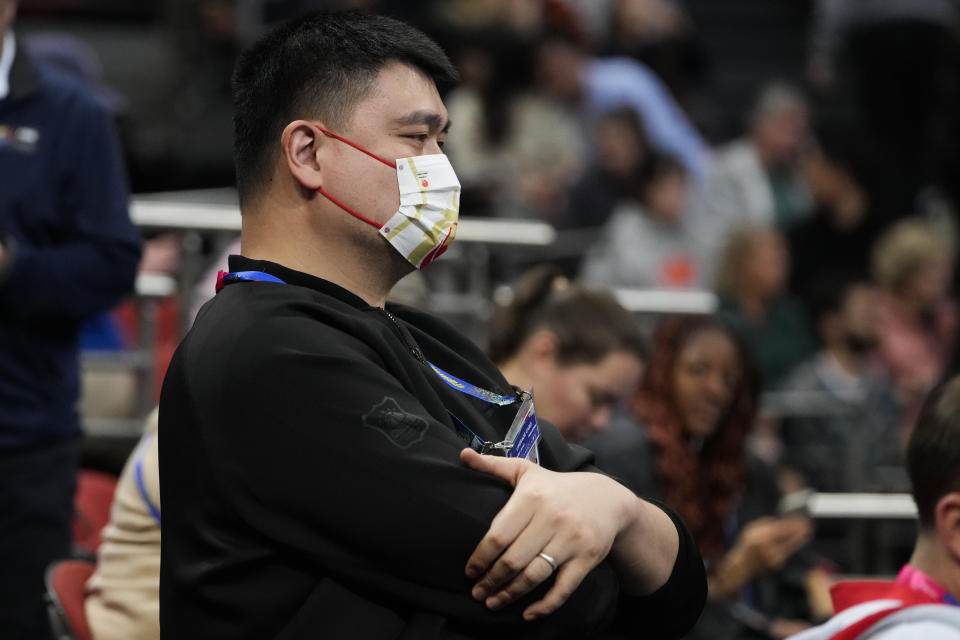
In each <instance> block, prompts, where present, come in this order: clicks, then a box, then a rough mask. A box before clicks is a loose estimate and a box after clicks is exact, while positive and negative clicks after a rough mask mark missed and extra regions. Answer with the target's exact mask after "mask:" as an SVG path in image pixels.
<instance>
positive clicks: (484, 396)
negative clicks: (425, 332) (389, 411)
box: [216, 271, 517, 442]
mask: <svg viewBox="0 0 960 640" xmlns="http://www.w3.org/2000/svg"><path fill="white" fill-rule="evenodd" d="M235 282H276V283H279V284H286V282H284V281H283V280H281V279H280V278H278V277H276V276H272V275H270V274H269V273H264V272H263V271H234V272H233V273H227V272H225V271H221V272H219V273H218V274H217V287H216V289H217V293H219V292H220V290H221V289H223V288H224V287H225V286H226V285H228V284H233V283H235ZM427 364H429V365H430V368H431V369H433V372H434V373H436V374H437V377H438V378H440V379H441V380H443V381H444V382H445V383H446V384H447V385H448V386H450V387H451V388H453V389H456V390H457V391H459V392H460V393H465V394H467V395H468V396H473V397H474V398H476V399H478V400H482V401H483V402H486V403H488V404H495V405H497V406H498V407H505V406H507V405H509V404H513V403H514V402H516V401H517V398H516V397H515V396H505V395H501V394H499V393H494V392H493V391H489V390H487V389H483V388H481V387H478V386H477V385H475V384H470V383H469V382H466V381H464V380H461V379H460V378H458V377H457V376H455V375H453V374H450V373H447V372H446V371H444V370H443V369H441V368H440V367H438V366H437V365H435V364H433V363H432V362H427ZM460 424H463V423H460ZM470 433H471V434H472V433H473V432H470ZM473 437H474V438H477V436H473ZM478 439H479V438H478ZM481 442H482V441H481Z"/></svg>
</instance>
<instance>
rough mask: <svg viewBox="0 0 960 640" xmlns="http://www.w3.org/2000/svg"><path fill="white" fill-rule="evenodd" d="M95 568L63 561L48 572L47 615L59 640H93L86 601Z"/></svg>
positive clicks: (86, 563)
mask: <svg viewBox="0 0 960 640" xmlns="http://www.w3.org/2000/svg"><path fill="white" fill-rule="evenodd" d="M95 567H96V565H95V564H94V563H93V562H88V561H86V560H60V561H58V562H55V563H53V564H52V565H50V567H49V568H48V569H47V576H46V589H47V593H46V600H47V612H48V613H49V615H50V627H51V630H52V631H53V637H54V638H55V640H93V636H92V635H91V634H90V629H89V627H88V626H87V613H86V610H85V609H84V599H85V598H86V585H87V580H89V579H90V576H91V575H93V570H94V568H95Z"/></svg>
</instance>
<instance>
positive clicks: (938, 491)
mask: <svg viewBox="0 0 960 640" xmlns="http://www.w3.org/2000/svg"><path fill="white" fill-rule="evenodd" d="M907 472H908V473H909V474H910V482H911V484H912V485H913V499H914V501H915V502H916V503H917V511H918V512H919V517H920V526H921V527H922V528H923V529H926V530H930V529H932V528H933V526H934V519H935V513H934V511H935V510H936V507H937V502H939V501H940V499H941V498H942V497H943V496H945V495H947V494H948V493H953V492H955V491H960V376H954V377H952V378H950V379H949V380H947V381H946V382H944V383H943V384H941V385H940V386H938V387H937V388H936V389H934V390H933V391H931V392H930V395H929V396H928V397H927V399H926V401H925V402H924V405H923V410H922V411H921V413H920V418H919V420H917V426H916V427H914V430H913V433H912V434H910V440H909V442H908V443H907Z"/></svg>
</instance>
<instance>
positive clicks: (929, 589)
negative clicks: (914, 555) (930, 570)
mask: <svg viewBox="0 0 960 640" xmlns="http://www.w3.org/2000/svg"><path fill="white" fill-rule="evenodd" d="M896 584H899V585H903V586H905V587H910V588H911V589H913V590H914V591H919V592H920V593H922V594H924V595H926V596H929V597H931V598H933V599H935V600H939V601H940V602H943V603H944V604H951V605H953V606H955V607H956V606H960V605H958V603H957V600H956V598H954V597H953V596H952V595H950V594H949V593H948V592H947V590H946V589H944V588H943V587H941V586H940V584H938V583H937V581H936V580H934V579H933V578H931V577H930V576H928V575H927V574H926V573H924V572H923V571H920V569H917V568H916V567H912V566H910V565H909V564H905V565H903V568H902V569H900V573H899V574H897V580H896Z"/></svg>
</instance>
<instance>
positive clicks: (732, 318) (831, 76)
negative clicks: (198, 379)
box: [22, 0, 960, 638]
mask: <svg viewBox="0 0 960 640" xmlns="http://www.w3.org/2000/svg"><path fill="white" fill-rule="evenodd" d="M688 4H689V5H690V6H688ZM695 4H699V3H694V2H689V3H685V2H684V1H683V0H602V1H601V0H483V1H480V0H445V1H444V2H439V1H429V0H423V1H421V2H404V3H392V2H391V3H388V2H376V1H375V0H367V1H362V0H359V1H358V0H355V1H348V0H342V1H335V0H328V1H326V2H323V1H320V0H314V1H310V0H301V1H299V2H297V1H294V0H288V1H279V0H278V1H273V2H269V1H265V0H264V1H261V2H244V1H242V0H237V1H236V2H228V1H226V0H203V1H201V2H197V3H191V4H190V7H191V8H190V9H189V10H188V9H186V8H183V9H178V10H171V13H172V14H173V15H174V17H176V18H177V19H178V20H181V21H182V23H183V24H190V25H193V30H186V31H184V32H183V35H179V36H178V37H181V38H184V41H185V42H187V43H188V46H186V47H185V48H184V50H183V51H181V52H179V54H180V55H183V56H185V57H188V58H189V59H191V60H194V61H195V62H196V66H195V68H194V69H192V73H191V75H190V76H189V78H185V79H183V81H182V83H181V84H182V86H181V87H180V88H179V89H178V91H177V92H176V93H175V95H176V108H175V109H174V111H173V114H172V118H173V119H174V120H175V121H176V122H178V123H179V125H178V126H179V127H180V134H181V135H182V137H181V138H178V139H177V140H178V142H176V146H178V147H181V148H183V149H189V150H196V151H197V153H196V154H192V152H191V153H190V154H188V155H191V158H190V159H189V160H184V163H185V164H183V165H182V166H181V165H180V164H179V160H178V157H177V156H176V155H175V153H174V150H173V149H170V148H167V149H165V150H163V151H156V152H155V154H154V155H152V156H151V155H149V154H145V152H144V151H143V148H144V147H143V146H139V147H138V146H137V143H143V142H144V140H149V139H150V135H149V134H148V133H145V132H144V131H142V130H140V131H134V130H130V129H129V128H124V126H123V118H124V109H125V107H124V99H123V97H122V96H120V95H117V94H116V93H115V92H111V91H107V90H105V89H104V92H103V98H104V100H108V101H112V102H111V104H112V105H113V107H114V113H116V114H117V117H118V119H119V120H120V122H121V132H122V133H123V134H124V136H125V137H124V143H125V148H126V152H127V158H128V162H129V164H130V166H131V171H132V172H133V175H132V180H133V186H134V189H135V190H136V189H138V188H139V189H140V190H144V189H151V190H152V189H157V188H185V187H195V186H201V185H200V184H199V182H200V181H203V184H202V186H219V185H223V184H229V183H230V180H231V178H230V175H231V171H232V168H231V167H232V164H231V160H230V145H229V140H230V133H229V132H230V120H229V73H230V68H231V66H232V61H233V56H234V55H235V54H236V52H237V50H238V49H239V47H241V46H242V45H243V44H245V43H246V42H248V41H249V40H250V39H251V38H252V37H254V36H256V35H257V34H258V33H259V32H260V31H261V30H262V28H263V26H265V25H268V24H271V23H273V22H276V21H278V20H280V19H282V18H283V17H286V16H291V15H295V14H297V13H299V12H301V11H303V10H305V9H310V8H346V7H354V6H359V7H361V8H369V9H374V10H377V11H380V12H383V13H387V14H390V15H394V16H395V17H399V18H401V19H404V20H407V21H409V22H411V23H413V24H416V25H418V26H420V27H421V28H423V29H424V30H425V31H426V32H427V33H429V34H430V35H432V36H433V37H434V38H435V39H436V40H437V41H438V42H439V43H440V44H441V45H442V46H443V47H444V48H445V49H446V50H447V51H448V52H449V53H450V55H451V58H452V59H453V60H454V62H455V63H456V65H457V67H458V69H459V70H460V73H461V83H460V84H459V85H458V86H456V87H453V88H450V89H449V91H448V92H447V93H446V95H445V103H446V105H447V108H448V110H449V114H450V121H451V126H450V130H449V135H448V137H447V140H446V146H445V152H446V153H447V154H448V155H449V157H450V160H451V163H452V164H453V166H454V167H455V169H456V171H457V175H458V176H459V178H460V181H461V184H462V187H463V192H462V211H463V212H464V214H465V215H468V216H487V217H498V218H511V219H516V218H523V219H535V220H540V221H544V222H548V223H550V224H551V225H553V226H554V227H555V228H556V229H558V231H559V234H560V237H561V238H572V239H573V241H572V245H570V244H568V246H574V247H575V250H573V251H567V252H564V253H563V254H562V255H556V256H550V257H548V259H547V260H546V261H547V262H548V263H549V264H548V265H545V266H541V267H539V268H538V269H536V270H534V271H532V272H530V273H528V274H527V275H526V276H525V277H524V278H523V279H522V280H520V281H519V282H517V283H516V284H515V286H514V287H513V294H512V297H511V298H510V299H509V300H508V301H507V302H506V303H505V304H501V305H499V306H498V307H497V309H496V310H495V312H494V316H493V323H492V327H491V330H490V334H491V335H490V338H491V339H490V353H491V356H492V358H493V359H494V360H495V361H496V362H497V364H498V365H499V366H501V368H502V370H503V372H504V374H505V376H506V377H507V379H508V380H509V381H510V382H511V383H513V384H516V385H518V386H523V387H525V388H526V387H531V386H532V387H535V388H536V389H537V390H538V395H537V401H538V413H542V414H543V415H544V417H545V418H547V419H549V420H551V421H553V422H554V423H555V424H556V425H557V427H558V428H559V429H560V430H561V432H563V433H564V435H565V436H566V437H567V438H568V439H569V440H571V441H576V442H579V443H582V444H585V445H586V446H588V447H590V448H592V449H593V450H594V451H595V452H596V453H597V456H598V463H599V464H600V465H601V467H603V468H604V469H606V470H608V471H610V472H611V473H613V474H614V475H617V476H618V477H619V478H621V479H622V480H623V481H624V482H626V483H627V484H628V485H629V486H631V488H634V489H635V490H636V491H637V492H639V493H640V494H641V495H646V496H653V497H656V498H658V499H661V500H663V501H665V502H667V503H669V504H670V505H671V506H673V507H674V508H675V509H677V511H678V512H679V513H680V514H681V515H682V516H683V517H684V519H685V521H686V522H687V523H688V525H689V526H690V528H691V530H692V531H693V532H694V535H695V536H696V538H697V542H698V544H699V545H700V548H701V552H702V553H703V556H704V558H705V560H707V562H708V568H709V573H710V594H711V606H709V607H708V610H707V613H706V614H705V616H704V619H703V621H702V622H701V625H700V626H699V627H698V631H697V632H696V633H698V634H699V635H697V636H696V637H704V638H708V637H709V638H751V637H786V636H787V635H788V634H789V633H791V632H795V631H798V630H800V629H803V628H805V626H806V625H807V624H808V623H809V622H813V621H816V620H820V619H823V618H825V617H827V616H829V614H830V606H829V600H828V599H827V598H826V595H825V593H826V592H825V585H826V584H828V583H829V573H830V572H832V571H837V570H849V569H850V568H851V564H850V563H851V560H850V558H849V557H845V556H844V555H843V549H844V547H843V546H842V544H841V543H840V542H839V539H840V538H843V537H844V536H845V534H846V532H844V531H838V530H831V529H830V528H829V527H827V528H825V529H821V530H820V531H819V532H818V533H817V534H816V540H814V538H815V536H814V533H813V531H812V528H811V523H810V520H809V518H807V517H805V515H804V513H803V508H802V507H803V503H800V508H796V504H797V503H796V502H790V500H789V498H791V497H793V498H794V499H797V496H804V495H807V494H806V493H805V492H808V491H811V490H812V491H820V492H853V491H888V492H902V491H907V490H908V489H909V483H908V481H907V478H906V474H905V472H904V470H903V467H904V465H903V454H902V451H903V446H904V443H905V442H906V439H907V437H908V435H909V432H910V429H911V427H912V425H913V424H914V423H915V420H916V417H917V415H918V413H919V411H920V407H921V405H922V403H923V400H924V398H925V397H926V395H927V393H928V392H929V391H930V390H931V389H932V388H933V387H934V386H935V385H936V383H937V382H938V381H940V380H941V379H942V377H943V376H944V375H946V374H947V373H949V372H950V371H955V369H956V362H952V359H953V358H954V356H953V355H952V354H954V353H956V347H957V344H956V323H957V301H956V288H955V282H956V278H955V273H956V268H957V260H956V257H957V256H956V248H957V247H956V239H957V214H958V204H960V5H958V3H956V2H951V1H950V0H939V1H938V0H904V1H902V2H882V3H881V2H869V1H859V0H841V1H830V0H807V1H805V2H800V1H799V0H797V1H796V2H794V4H796V5H803V11H802V13H803V14H804V15H806V16H807V18H808V20H807V22H806V24H797V25H795V29H796V30H801V31H803V32H804V34H805V36H806V37H807V38H808V43H809V44H808V47H807V51H806V57H805V58H804V59H800V60H795V61H793V62H794V66H793V67H791V68H790V69H787V70H785V71H784V73H783V74H781V75H780V76H770V77H765V78H756V79H755V82H754V86H753V90H752V91H751V94H750V95H749V96H743V97H742V103H743V104H749V105H750V106H749V108H747V109H742V110H740V111H739V112H738V114H737V116H738V117H736V118H733V119H731V118H729V117H727V114H728V110H727V109H725V108H724V105H722V104H720V100H719V99H718V98H717V97H716V96H715V95H712V94H711V84H710V82H708V78H709V77H710V67H711V65H713V64H717V61H713V60H711V59H710V57H709V55H708V53H707V52H706V50H705V48H704V46H703V43H702V42H701V40H700V38H699V28H700V27H701V26H702V25H700V24H698V23H697V20H696V19H695V12H694V11H692V8H693V5H695ZM747 4H749V3H747ZM172 5H173V6H179V5H177V4H176V3H172ZM61 8H62V7H60V6H59V3H30V2H24V3H23V11H22V13H23V14H24V15H25V16H27V17H28V18H29V17H31V15H32V17H33V18H37V17H41V16H44V15H56V14H57V11H58V10H59V9H61ZM31 11H32V12H33V13H32V14H31ZM745 37H749V34H747V35H745ZM54 44H55V43H54ZM54 44H51V43H50V42H49V41H48V42H46V44H45V43H44V41H43V40H35V41H34V46H35V48H36V50H37V52H39V53H38V55H39V54H42V53H43V52H44V51H46V52H47V55H48V57H56V55H55V54H56V52H57V51H58V50H59V49H58V48H57V46H54ZM44 46H47V49H46V50H44ZM71 59H75V56H74V57H71ZM794 69H799V70H801V71H802V73H799V74H798V73H794ZM90 73H93V75H96V73H95V70H94V71H90ZM144 144H145V143H144ZM170 144H173V143H170ZM147 146H149V145H147ZM157 158H161V159H160V160H158V159H157ZM158 167H160V168H169V169H170V171H169V172H167V173H164V175H163V176H158V175H157V173H156V169H157V168H158ZM185 167H188V168H191V169H190V170H189V171H188V170H187V169H185ZM188 173H190V174H191V175H189V176H187V175H186V174H188ZM178 175H180V176H182V179H180V180H176V179H175V177H176V176H178ZM165 243H166V244H165ZM171 251H173V252H175V251H174V250H173V249H171V245H170V243H169V238H167V239H161V241H160V242H157V243H154V244H153V246H152V247H148V248H147V251H146V258H145V259H146V260H147V262H148V263H150V261H153V263H154V264H155V265H159V266H157V268H158V269H161V270H163V269H170V268H172V267H171V266H170V265H169V264H168V263H169V262H170V257H169V256H170V253H171ZM500 275H503V274H500ZM506 275H507V276H517V275H519V274H517V273H510V274H506ZM614 287H616V288H635V289H669V290H710V291H714V292H715V293H716V294H717V296H718V300H719V308H718V310H717V312H716V313H715V314H707V315H702V316H679V315H675V316H668V317H665V318H663V319H661V320H660V321H658V323H657V326H656V328H655V330H654V332H653V334H652V337H649V339H648V337H647V336H644V335H641V334H640V333H639V332H638V329H637V327H636V323H635V322H633V319H632V317H631V316H630V315H629V314H628V313H627V312H626V311H624V310H623V309H621V308H620V307H619V306H618V305H617V304H616V302H615V301H614V299H613V298H612V297H610V296H609V294H607V293H604V292H603V290H604V289H608V288H614ZM209 293H212V291H210V292H209ZM814 542H817V543H818V544H814Z"/></svg>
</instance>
